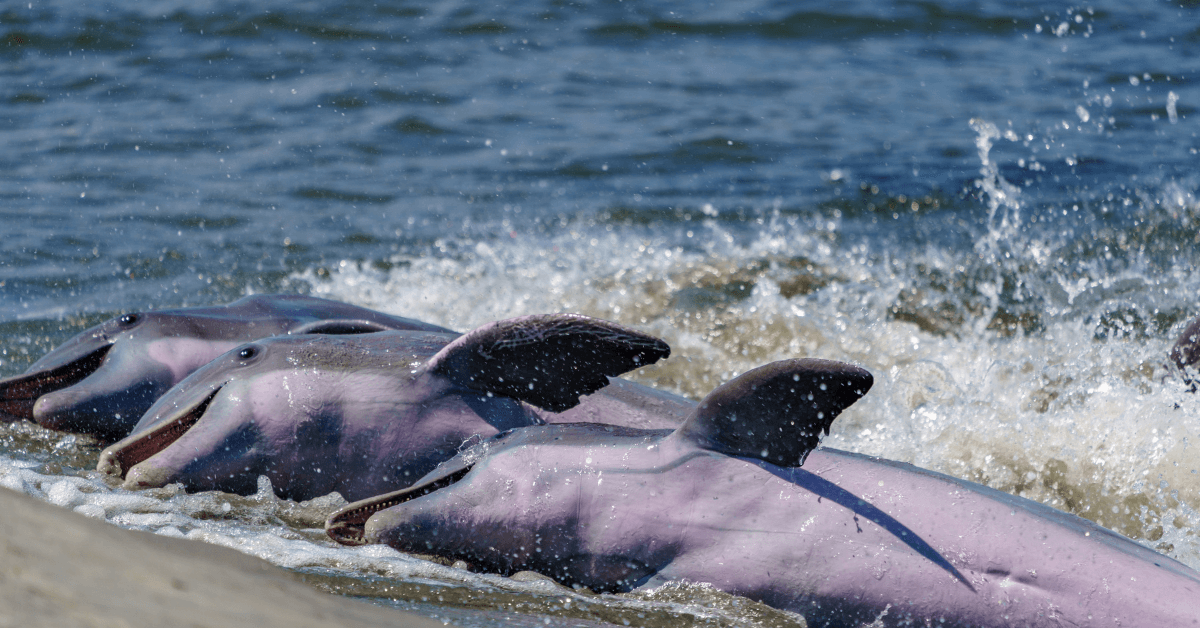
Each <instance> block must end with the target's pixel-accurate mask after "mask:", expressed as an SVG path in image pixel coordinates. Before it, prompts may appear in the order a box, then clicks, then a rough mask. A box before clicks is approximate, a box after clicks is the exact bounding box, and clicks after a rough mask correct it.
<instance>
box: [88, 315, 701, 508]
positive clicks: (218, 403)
mask: <svg viewBox="0 0 1200 628" xmlns="http://www.w3.org/2000/svg"><path fill="white" fill-rule="evenodd" d="M669 353H670V349H669V348H668V347H667V345H666V343H664V342H662V341H661V340H658V339H657V338H653V337H651V336H647V335H645V334H642V333H640V332H636V331H633V330H630V329H626V328H624V327H621V326H619V325H616V324H614V323H609V322H607V321H600V320H596V319H591V318H587V317H584V316H578V315H568V314H561V315H546V316H528V317H522V318H516V319H510V320H506V321H500V322H497V323H491V324H488V325H486V326H484V327H481V328H479V329H477V330H475V331H472V332H470V333H468V334H467V335H465V336H458V335H456V334H447V333H430V332H407V331H388V332H380V333H371V334H360V335H353V336H317V335H310V336H278V337H274V338H267V339H263V340H260V341H256V342H254V343H250V344H247V345H243V346H241V347H239V348H235V349H234V350H232V351H230V352H228V353H226V354H225V355H224V356H222V357H220V358H218V359H216V360H214V361H213V362H212V363H210V364H208V365H206V366H204V367H203V368H201V369H199V370H197V371H196V372H195V373H193V374H192V375H191V376H189V377H188V378H187V379H186V380H184V381H183V382H181V383H180V384H179V385H177V386H176V387H175V388H173V389H171V391H170V392H168V393H167V394H166V395H165V396H163V397H162V398H161V399H160V400H159V401H158V402H157V403H156V404H155V405H154V406H153V407H152V408H151V409H150V410H149V412H147V414H146V415H145V417H144V418H143V419H142V422H141V423H140V424H139V425H138V426H137V428H136V429H135V430H134V432H133V434H131V435H130V436H128V437H126V438H125V439H123V440H121V441H120V442H118V443H115V444H113V445H112V446H110V447H109V448H108V449H106V450H105V451H104V452H103V453H102V454H101V457H100V462H99V464H98V467H97V468H98V469H100V470H102V471H105V472H108V473H111V474H121V473H124V477H125V486H126V487H127V488H142V487H154V486H163V485H165V484H170V483H175V482H182V483H183V484H184V485H185V486H186V487H187V488H188V489H190V490H212V489H219V490H224V491H229V492H235V493H243V494H246V493H253V492H254V491H255V488H256V481H257V478H258V476H259V475H265V476H267V477H268V478H269V479H270V480H271V482H272V485H273V487H274V488H275V490H276V492H277V493H278V494H279V495H280V496H282V497H286V498H291V499H296V500H303V499H309V498H312V497H317V496H320V495H324V494H327V493H329V492H332V491H338V492H340V493H341V494H342V495H343V496H344V497H346V498H348V499H361V498H364V497H367V496H370V495H375V494H378V493H381V492H385V491H391V490H395V489H397V488H402V487H404V486H408V485H409V484H411V483H412V481H413V480H416V479H417V478H419V477H421V476H422V475H424V474H425V473H427V472H428V471H430V470H432V469H433V468H434V467H436V466H437V465H438V464H439V463H440V462H442V461H445V460H447V459H449V458H451V457H452V456H453V455H454V454H455V453H457V451H458V450H459V448H460V446H461V445H462V444H463V442H464V441H466V440H468V439H471V438H482V437H489V436H492V435H494V434H497V433H499V432H501V431H504V430H508V429H511V428H514V427H521V426H526V425H535V424H540V423H542V422H545V421H554V422H565V421H581V420H583V421H587V420H607V421H612V422H616V423H622V424H626V425H635V426H640V427H666V426H676V425H678V424H679V423H680V422H681V421H682V419H683V418H684V417H685V416H686V413H687V412H688V411H690V406H691V402H688V401H687V400H684V399H682V398H680V397H675V396H673V395H666V394H662V393H658V392H656V391H653V390H651V389H648V388H645V387H642V386H639V385H637V384H633V383H630V382H624V381H622V380H611V381H612V383H611V385H610V379H609V377H610V376H615V375H619V374H621V373H624V372H626V371H629V370H631V369H634V368H636V367H639V366H642V365H646V364H651V363H653V362H656V361H657V360H659V359H661V358H664V357H666V356H667V355H669ZM600 389H604V390H603V391H601V392H598V393H597V392H596V391H598V390H600ZM593 393H594V394H593ZM581 395H587V396H586V397H584V398H583V400H582V403H581V400H580V396H581Z"/></svg>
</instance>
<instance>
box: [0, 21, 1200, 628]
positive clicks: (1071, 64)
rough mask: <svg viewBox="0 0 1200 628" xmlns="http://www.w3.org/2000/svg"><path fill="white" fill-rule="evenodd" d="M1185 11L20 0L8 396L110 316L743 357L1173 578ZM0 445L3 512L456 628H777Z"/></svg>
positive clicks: (1188, 48)
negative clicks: (267, 306) (61, 346)
mask: <svg viewBox="0 0 1200 628" xmlns="http://www.w3.org/2000/svg"><path fill="white" fill-rule="evenodd" d="M1197 17H1198V16H1197V10H1196V8H1195V7H1194V6H1193V5H1192V4H1190V3H1188V4H1185V5H1183V6H1178V5H1176V4H1173V3H1165V2H1160V3H1154V4H1148V5H1147V4H1139V5H1137V6H1136V7H1135V8H1130V7H1127V6H1126V4H1125V3H1117V2H1108V3H1093V4H1086V5H1077V6H1070V7H1064V6H1061V5H1045V6H1042V5H1039V4H1037V3H1011V2H1004V3H1000V2H995V3H992V2H955V1H951V0H941V1H938V2H927V3H919V4H918V3H899V2H897V3H882V2H863V3H858V2H850V3H841V4H838V5H837V6H836V7H834V8H828V7H827V6H826V5H825V4H818V3H770V2H722V3H714V4H711V5H703V6H702V5H700V4H692V5H686V6H684V5H679V3H670V2H654V1H647V0H625V1H613V2H547V1H544V0H543V1H530V2H520V1H518V2H510V3H504V4H502V5H497V4H488V3H478V2H469V1H462V2H438V3H433V2H389V3H364V2H353V1H351V2H339V3H332V2H277V1H272V0H268V1H267V2H258V3H254V4H253V5H250V4H243V3H238V2H233V1H230V0H212V1H202V2H194V1H193V2H177V1H172V0H165V1H161V2H149V3H138V4H136V5H129V6H126V5H125V4H118V3H110V4H104V3H82V4H81V3H74V2H61V1H59V2H26V3H20V4H11V5H8V6H5V7H2V8H0V73H2V75H3V81H0V129H2V130H3V137H4V146H5V149H6V150H5V151H4V152H2V153H0V224H2V225H4V226H3V227H2V228H3V229H4V235H5V237H3V238H0V251H2V255H0V321H4V322H2V323H0V329H2V330H3V334H2V335H0V375H12V374H16V373H19V372H21V371H23V370H24V369H25V368H26V367H27V366H28V364H29V363H31V362H32V361H33V360H34V359H36V358H37V357H38V356H39V355H41V354H42V353H44V352H45V351H47V350H48V349H50V348H51V347H53V346H54V345H56V344H58V343H59V342H61V341H62V340H64V339H66V338H68V337H69V336H70V335H72V334H74V333H76V332H78V331H79V330H81V329H83V328H85V327H87V326H88V325H91V324H94V323H96V322H98V321H99V320H102V319H104V318H107V317H109V316H112V315H114V314H117V313H120V312H126V311H133V310H144V309H152V308H162V307H171V306H180V305H202V304H212V303H221V302H227V301H231V300H233V299H235V298H237V297H240V296H242V295H245V294H249V293H261V292H305V293H310V294H314V295H317V296H324V297H329V298H334V299H340V300H345V301H349V302H352V303H356V304H359V305H364V306H368V307H372V308H377V309H380V310H384V311H387V312H390V313H395V314H400V315H403V316H409V317H414V318H420V319H423V320H426V321H429V322H433V323H438V324H442V325H446V326H450V327H454V328H457V329H460V330H467V329H469V328H472V327H474V326H477V325H479V324H482V323H484V322H487V321H490V320H494V319H497V318H503V317H509V316H516V315H522V314H532V313H539V312H559V311H572V312H582V313H585V314H589V315H593V316H599V317H603V318H608V319H612V320H616V321H619V322H621V323H624V324H627V325H630V326H632V327H635V328H638V329H641V330H645V331H648V332H650V333H654V334H657V335H659V336H661V337H662V338H664V339H666V340H667V341H668V342H669V343H670V344H671V347H672V350H673V353H672V357H671V358H670V359H669V360H667V361H665V362H664V363H661V364H658V365H655V366H652V367H649V368H645V369H642V370H640V371H638V372H636V373H634V374H632V377H633V378H634V379H637V380H639V381H642V382H644V383H649V384H652V385H655V386H659V387H662V388H666V389H669V390H672V391H675V392H679V393H682V394H685V395H688V396H690V397H693V398H697V399H698V398H700V397H702V396H703V395H704V394H705V393H706V392H707V391H709V390H711V389H712V388H713V387H715V386H716V385H718V384H720V383H721V382H724V381H727V380H728V379H729V378H731V377H733V376H734V375H736V374H738V373H741V372H744V371H746V370H748V369H750V368H752V367H754V366H757V365H760V364H763V363H766V362H768V361H771V360H777V359H782V358H789V357H796V356H815V357H823V358H830V359H838V360H846V361H850V362H854V363H856V364H860V365H862V366H864V367H866V368H867V369H869V370H870V371H871V372H872V373H873V374H874V375H875V381H876V383H875V386H874V388H873V389H872V391H871V392H870V393H869V394H868V395H867V397H865V398H864V399H863V400H862V401H860V402H859V403H857V404H855V405H854V406H853V407H852V408H851V409H850V410H848V411H847V412H845V413H844V414H843V415H842V416H841V417H840V418H839V419H838V421H837V423H836V424H835V425H834V428H833V433H832V435H831V436H830V437H828V438H826V440H825V444H826V445H829V446H833V447H837V448H839V449H846V450H851V451H858V452H863V453H868V454H874V455H879V456H884V457H887V458H891V459H896V460H903V461H907V462H912V463H914V464H917V465H919V466H922V467H926V468H930V469H934V470H937V471H941V472H943V473H948V474H951V475H954V476H958V477H962V478H966V479H969V480H973V481H976V482H981V483H983V484H987V485H989V486H992V487H995V488H998V489H1000V490H1004V491H1007V492H1011V493H1015V494H1019V495H1023V496H1026V497H1029V498H1031V499H1035V500H1038V501H1042V502H1045V503H1047V504H1050V505H1053V506H1055V507H1056V508H1060V509H1063V510H1066V511H1069V512H1073V513H1075V514H1078V515H1081V516H1083V517H1087V518H1089V519H1092V520H1094V521H1097V522H1099V523H1101V524H1103V525H1105V526H1107V527H1110V528H1113V529H1115V530H1117V531H1119V532H1121V533H1122V534H1125V535H1127V536H1129V537H1131V538H1134V539H1135V540H1137V541H1139V542H1141V543H1143V544H1146V545H1147V546H1149V547H1153V548H1156V549H1158V550H1160V551H1162V552H1164V553H1166V554H1168V555H1170V556H1172V557H1174V558H1176V559H1178V560H1181V561H1183V562H1184V563H1186V564H1188V565H1190V566H1192V567H1194V568H1200V538H1198V537H1197V534H1198V533H1200V471H1198V469H1200V450H1198V449H1192V447H1193V441H1197V442H1198V445H1200V440H1198V439H1200V400H1197V399H1195V398H1194V396H1193V395H1190V394H1188V393H1186V392H1185V391H1184V388H1183V386H1182V385H1181V384H1180V383H1179V382H1178V381H1177V380H1175V379H1171V378H1170V377H1169V376H1168V375H1169V374H1168V372H1167V370H1166V369H1165V368H1164V367H1163V362H1164V359H1165V354H1166V351H1167V349H1168V348H1169V346H1170V344H1171V343H1172V342H1173V341H1174V339H1175V337H1176V336H1177V335H1178V333H1179V332H1180V331H1181V330H1182V327H1183V326H1184V325H1185V324H1186V322H1187V321H1188V320H1189V319H1190V318H1191V317H1193V316H1196V315H1200V303H1198V299H1197V298H1196V296H1195V295H1197V294H1198V293H1200V272H1198V270H1197V263H1198V261H1200V246H1198V243H1200V201H1198V199H1197V197H1196V191H1197V189H1198V186H1200V178H1198V177H1197V175H1196V165H1197V163H1198V158H1197V154H1196V152H1197V148H1198V147H1200V140H1197V138H1196V131H1197V124H1196V118H1195V116H1194V115H1193V114H1194V113H1195V111H1196V103H1200V90H1198V89H1197V87H1196V79H1195V76H1197V75H1198V74H1200V67H1197V66H1200V63H1198V60H1197V59H1198V58H1197V57H1196V55H1195V52H1194V51H1195V46H1196V43H1197V38H1198V37H1200V35H1198V33H1200V30H1198V28H1197V27H1198V25H1200V20H1198V19H1197ZM97 453H98V447H97V446H96V444H94V443H91V442H89V441H87V440H86V439H83V438H76V437H73V436H67V435H63V434H58V433H53V432H47V431H44V430H41V429H39V428H36V427H33V426H30V425H21V424H18V425H8V426H3V427H0V484H3V485H4V486H7V487H9V488H14V489H17V490H21V491H24V492H27V493H30V494H33V495H36V496H39V497H41V498H43V499H46V500H48V501H50V502H52V503H55V504H58V505H60V506H63V507H66V508H71V509H74V510H76V511H78V512H81V513H83V514H86V515H89V516H94V517H104V518H106V519H108V520H110V521H112V522H113V523H115V524H118V525H122V526H127V527H137V528H144V529H151V530H155V531H157V532H159V533H162V534H169V535H178V536H187V537H189V538H198V539H202V540H206V541H209V542H213V543H218V544H222V545H227V546H230V547H235V548H237V549H240V550H242V551H246V552H248V553H251V554H255V555H258V556H261V557H263V558H266V559H267V560H270V561H272V562H274V563H276V564H279V565H282V566H284V567H287V568H289V569H294V570H296V571H298V572H299V573H301V574H302V576H303V577H304V578H306V579H309V580H310V581H311V582H313V583H314V584H316V585H317V586H320V587H323V588H326V589H329V590H333V591H338V592H342V593H346V594H348V595H356V596H364V597H369V598H372V599H375V600H378V601H381V603H389V604H393V605H396V606H398V607H401V608H406V609H410V610H414V611H416V612H420V613H424V614H427V615H432V616H435V617H440V618H443V619H445V620H447V621H453V622H456V623H463V624H466V625H485V626H490V625H499V624H503V623H507V622H518V623H519V622H524V623H526V624H527V625H534V624H543V622H544V620H547V619H550V618H554V621H555V622H556V623H561V622H565V621H567V620H571V621H574V622H577V625H581V626H593V625H606V624H617V625H625V623H626V622H628V623H629V624H630V625H681V624H687V623H691V624H695V625H714V626H715V625H722V626H723V625H734V624H737V625H745V624H751V623H757V624H759V625H772V626H773V625H791V624H793V623H796V622H799V621H801V620H799V618H798V617H796V616H793V615H790V614H787V613H780V612H778V611H774V610H772V609H767V608H765V607H762V606H761V605H757V604H753V603H750V602H748V601H746V600H742V599H739V598H736V597H731V596H726V595H723V594H720V593H717V592H715V591H712V590H711V589H708V588H706V587H703V586H681V587H675V588H669V589H665V590H659V591H656V592H654V593H652V594H645V595H630V596H609V595H606V596H592V595H590V594H587V593H586V592H579V591H572V590H569V589H564V588H562V587H559V586H558V585H555V584H553V583H551V582H548V581H546V580H545V579H541V578H538V577H536V576H533V575H529V574H523V575H520V576H519V577H517V578H500V577H495V576H489V575H484V574H475V573H471V572H468V571H464V570H462V569H457V568H455V567H453V566H448V565H443V564H440V563H435V562H428V561H424V560H419V559H417V558H413V557H409V556H404V555H402V554H399V553H397V552H394V551H392V550H389V549H386V548H379V547H366V548H356V549H350V548H342V547H337V546H334V545H333V544H332V543H331V542H329V541H327V540H326V539H325V538H324V535H323V533H322V532H321V531H320V530H319V527H320V522H321V521H322V520H323V517H324V515H325V514H326V513H327V512H329V511H330V510H332V509H333V508H336V507H337V505H338V504H339V503H340V501H339V500H338V499H336V496H332V497H328V498H322V499H318V500H314V502H311V503H306V504H293V503H291V502H285V501H279V500H276V499H275V498H273V497H272V496H271V494H270V491H269V487H265V486H261V487H260V491H259V493H258V494H257V495H255V496H253V497H249V498H242V497H237V496H231V495H226V494H221V493H203V494H197V495H187V494H185V493H183V492H182V491H179V490H176V489H175V488H170V487H168V488H166V489H160V490H154V491H144V492H139V493H129V492H126V491H123V490H120V489H118V488H114V487H113V486H110V484H108V483H106V481H105V479H104V478H101V477H99V476H98V475H97V474H95V473H94V472H91V471H90V469H91V468H92V467H94V465H95V459H96V455H97Z"/></svg>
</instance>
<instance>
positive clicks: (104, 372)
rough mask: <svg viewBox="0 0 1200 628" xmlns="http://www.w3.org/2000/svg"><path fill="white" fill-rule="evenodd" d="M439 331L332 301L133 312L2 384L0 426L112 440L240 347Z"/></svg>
mask: <svg viewBox="0 0 1200 628" xmlns="http://www.w3.org/2000/svg"><path fill="white" fill-rule="evenodd" d="M384 329H412V330H428V331H442V332H446V331H449V330H445V329H443V328H440V327H436V326H432V325H426V324H425V323H421V322H419V321H413V320H410V319H404V318H399V317H393V316H388V315H385V314H380V313H378V312H373V311H371V310H367V309H365V308H360V307H357V306H352V305H348V304H344V303H338V302H336V301H328V300H325V299H318V298H314V297H306V296H300V295H254V296H250V297H245V298H243V299H239V300H238V301H235V302H233V303H230V304H228V305H220V306H211V307H193V308H179V309H169V310H158V311H151V312H131V313H128V314H123V315H121V316H118V317H115V318H113V319H111V320H109V321H107V322H104V323H101V324H100V325H96V326H95V327H92V328H90V329H87V330H85V331H83V332H81V333H79V334H78V335H76V336H75V337H73V338H71V339H70V340H68V341H66V342H65V343H63V344H62V345H61V346H59V347H58V348H56V349H54V350H53V351H51V352H50V353H48V354H46V355H45V356H43V357H42V358H41V359H40V360H38V361H37V362H35V363H34V364H33V365H32V366H30V367H29V369H28V370H27V371H26V373H25V374H23V375H19V376H17V377H11V378H7V379H4V380H0V420H2V419H8V420H15V419H25V420H32V421H36V422H37V423H39V424H41V425H43V426H45V427H49V428H52V429H57V430H63V431H69V432H79V433H85V434H93V435H95V436H98V437H100V438H101V439H104V440H109V441H112V440H116V439H118V438H121V437H123V436H125V435H127V434H129V432H130V430H131V429H132V428H133V427H134V425H135V424H137V422H138V418H139V417H141V416H142V415H143V414H144V413H145V412H146V411H147V410H148V409H149V408H150V406H151V405H152V404H153V403H154V401H155V400H156V399H158V397H160V396H161V395H162V394H163V393H164V392H166V391H167V389H168V388H170V387H171V386H173V385H174V384H176V383H178V382H179V381H181V380H183V378H184V377H186V376H187V375H188V374H189V373H191V372H193V371H195V370H196V369H198V368H200V367H201V366H203V365H204V364H206V363H208V362H209V361H210V360H212V359H214V358H216V357H217V356H219V355H221V354H222V353H225V352H226V351H228V350H230V349H232V348H233V347H236V346H237V345H239V344H241V343H243V342H246V341H248V340H255V339H258V338H263V337H267V336H273V335H276V334H281V333H324V334H355V333H368V332H374V331H380V330H384Z"/></svg>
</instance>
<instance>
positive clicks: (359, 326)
mask: <svg viewBox="0 0 1200 628" xmlns="http://www.w3.org/2000/svg"><path fill="white" fill-rule="evenodd" d="M397 327H400V328H401V329H403V327H402V326H397ZM397 327H388V326H387V325H383V324H381V323H376V322H375V321H368V320H364V319H347V318H341V319H332V320H324V321H316V322H314V323H308V324H306V325H301V326H299V327H296V328H295V329H292V330H291V331H289V332H288V334H290V335H293V336H295V335H299V334H323V335H327V336H333V335H348V334H373V333H375V332H377V331H391V330H394V329H396V328H397ZM414 329H415V327H414Z"/></svg>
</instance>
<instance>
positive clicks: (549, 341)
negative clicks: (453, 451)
mask: <svg viewBox="0 0 1200 628" xmlns="http://www.w3.org/2000/svg"><path fill="white" fill-rule="evenodd" d="M669 355H671V348H670V347H668V346H667V343H665V342H663V341H662V340H659V339H658V338H655V337H653V336H649V335H646V334H643V333H641V332H637V331H634V330H632V329H627V328H625V327H622V326H620V325H617V324H616V323H611V322H608V321H602V320H599V319H595V318H589V317H587V316H581V315H578V314H546V315H538V316H523V317H520V318H510V319H508V320H503V321H497V322H495V323H489V324H487V325H484V326H483V327H480V328H478V329H476V330H474V331H472V332H470V333H468V334H467V335H465V336H461V337H459V338H457V339H455V340H454V341H453V342H451V343H450V344H448V345H446V346H445V347H443V348H442V350H441V351H439V352H438V353H437V354H436V355H434V356H433V357H432V358H430V359H429V362H428V363H427V364H426V365H425V369H426V370H427V371H428V372H431V373H437V374H439V375H442V376H444V377H447V378H449V379H450V380H451V381H453V382H455V383H456V384H458V385H460V386H464V387H466V388H470V389H472V390H477V391H480V392H490V393H494V394H498V395H504V396H506V397H513V398H515V399H520V400H521V401H524V402H527V403H530V404H533V405H535V406H537V407H539V408H542V409H544V410H550V411H552V412H562V411H563V410H567V409H569V408H572V407H574V406H575V405H576V404H578V403H579V396H580V395H586V394H590V393H593V392H596V391H597V390H600V389H601V388H604V387H605V386H607V385H608V378H609V376H617V375H620V374H622V373H625V372H626V371H631V370H633V369H635V368H638V367H639V366H645V365H647V364H653V363H655V362H657V361H658V360H660V359H662V358H665V357H667V356H669Z"/></svg>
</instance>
